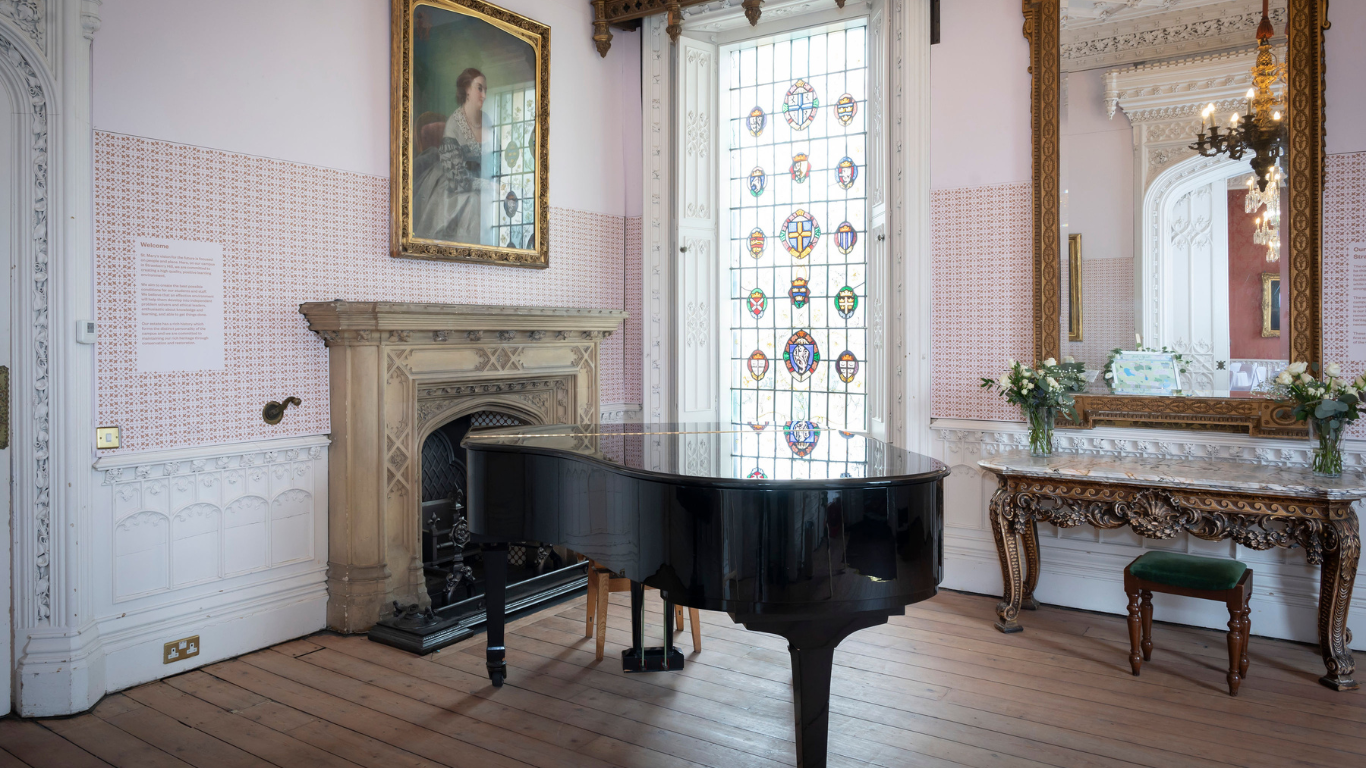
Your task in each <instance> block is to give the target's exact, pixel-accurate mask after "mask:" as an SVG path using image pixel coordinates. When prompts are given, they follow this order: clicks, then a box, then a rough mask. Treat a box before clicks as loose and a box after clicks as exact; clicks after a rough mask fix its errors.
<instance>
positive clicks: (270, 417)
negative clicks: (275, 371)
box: [261, 397, 304, 424]
mask: <svg viewBox="0 0 1366 768" xmlns="http://www.w3.org/2000/svg"><path fill="white" fill-rule="evenodd" d="M303 404H304V401H302V400H300V399H299V398H297V397H286V398H285V401H284V402H283V403H277V402H275V401H274V400H271V401H270V402H269V403H266V407H264V408H262V409H261V419H262V420H263V421H265V422H266V423H267V424H279V423H280V419H283V418H284V417H285V409H286V408H288V407H289V406H291V405H303Z"/></svg>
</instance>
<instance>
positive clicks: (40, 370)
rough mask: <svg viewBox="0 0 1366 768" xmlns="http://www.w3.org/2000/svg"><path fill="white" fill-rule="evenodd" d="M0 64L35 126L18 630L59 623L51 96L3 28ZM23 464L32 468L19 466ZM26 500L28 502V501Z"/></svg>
mask: <svg viewBox="0 0 1366 768" xmlns="http://www.w3.org/2000/svg"><path fill="white" fill-rule="evenodd" d="M0 8H3V6H0ZM17 8H18V6H16V5H14V4H11V5H10V7H9V10H10V11H11V12H15V11H16V9H17ZM0 60H3V61H4V62H5V64H4V66H6V67H8V68H9V69H10V70H11V71H12V72H13V73H14V75H15V76H16V78H17V79H18V80H19V81H20V82H22V83H23V84H24V86H25V87H26V89H27V91H28V93H27V96H28V99H27V101H28V107H29V110H30V114H29V121H30V122H31V132H30V133H28V135H27V136H26V137H25V138H26V139H27V141H28V145H29V146H28V149H27V151H26V152H25V156H27V157H30V158H31V166H30V167H29V168H28V169H27V175H28V177H29V179H30V182H29V187H30V190H31V192H30V194H31V199H30V202H31V208H30V210H29V211H28V212H27V213H25V214H24V215H23V218H22V219H21V221H23V222H24V223H25V227H26V229H25V230H24V231H26V232H27V233H28V235H29V237H30V238H31V240H30V241H29V242H28V243H27V244H25V245H26V247H24V248H23V249H22V250H16V258H19V257H20V255H27V256H28V259H26V261H28V263H27V264H23V263H22V262H21V263H20V264H16V266H18V267H20V269H22V270H23V274H25V275H26V278H27V279H26V281H25V283H24V284H25V285H26V286H27V288H26V289H25V290H27V291H28V293H29V296H28V298H29V303H28V307H29V314H28V322H27V325H28V328H29V338H28V339H26V340H25V341H24V342H23V343H21V344H19V345H18V350H23V354H24V355H25V359H23V360H16V365H15V376H16V377H15V380H14V388H15V393H16V394H15V398H14V400H15V403H16V405H19V404H27V406H28V409H27V411H28V412H27V414H24V416H20V415H19V414H18V413H16V421H18V419H20V418H25V417H26V418H27V419H28V421H29V425H30V426H29V428H28V429H27V430H26V432H27V434H30V435H32V442H31V444H30V445H24V446H19V445H16V446H15V448H16V452H15V453H16V455H15V460H16V467H15V472H16V473H21V472H22V473H26V474H27V475H28V477H29V481H28V482H27V483H23V482H16V483H15V488H16V498H15V504H14V509H15V510H16V515H20V514H23V515H26V516H29V519H27V520H22V519H19V518H18V517H16V519H15V521H14V523H13V525H14V528H15V531H16V532H17V534H18V535H21V536H23V537H24V538H25V539H26V541H23V542H21V543H20V544H18V545H17V546H16V549H15V559H16V562H17V563H18V565H17V567H16V568H18V567H24V566H25V565H26V566H27V567H28V568H31V569H32V571H31V573H29V574H27V575H26V576H27V577H25V576H19V575H16V578H15V585H14V586H15V590H16V597H15V617H14V620H15V623H16V625H17V626H30V627H31V626H43V625H46V624H48V623H49V622H50V621H51V619H52V578H51V577H52V574H51V565H52V487H51V483H52V481H51V477H52V467H51V466H50V457H51V453H52V452H51V434H52V418H51V411H52V401H51V387H50V386H49V366H48V357H49V356H48V342H47V338H48V325H49V309H50V304H51V296H50V288H51V285H50V280H49V278H50V276H51V275H50V271H49V264H48V218H47V211H48V197H47V191H48V189H49V184H48V94H47V90H46V89H45V88H44V86H43V80H42V78H41V77H40V76H39V74H38V72H37V70H35V69H34V66H33V64H32V63H31V62H30V61H29V60H28V59H27V58H26V57H25V56H24V54H23V51H22V50H21V47H20V46H18V45H16V44H15V43H14V42H13V41H11V40H10V39H9V37H8V33H7V32H6V31H5V30H4V29H3V28H0ZM16 351H17V350H16ZM20 376H22V377H23V378H22V379H21V378H19V377H20ZM20 407H22V406H20ZM16 410H17V409H16ZM16 433H17V430H16ZM20 461H23V462H25V464H24V465H20V464H18V462H20ZM25 486H27V488H25ZM24 494H27V495H28V496H29V498H21V496H22V495H24ZM30 552H31V554H28V555H27V556H25V554H27V553H30ZM24 585H32V586H33V592H32V594H31V595H27V596H24V597H20V596H19V595H18V594H17V591H18V590H19V589H20V588H21V587H22V586H24Z"/></svg>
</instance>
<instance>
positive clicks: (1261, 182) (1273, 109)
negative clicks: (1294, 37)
mask: <svg viewBox="0 0 1366 768" xmlns="http://www.w3.org/2000/svg"><path fill="white" fill-rule="evenodd" d="M1269 5H1270V3H1269V0H1262V21H1261V23H1260V24H1258V25H1257V63H1256V64H1255V65H1253V67H1252V88H1250V89H1248V92H1247V102H1248V113H1247V114H1246V115H1242V116H1240V115H1238V113H1236V112H1235V113H1233V114H1232V115H1231V116H1230V117H1229V121H1228V127H1227V128H1224V129H1223V130H1220V128H1219V125H1218V124H1217V122H1216V121H1215V118H1214V110H1215V107H1214V104H1210V105H1209V106H1207V107H1205V109H1204V111H1203V112H1201V113H1200V133H1199V134H1197V135H1196V140H1195V143H1194V144H1192V145H1190V148H1191V149H1194V150H1196V151H1197V152H1199V153H1200V154H1201V155H1202V156H1204V157H1217V156H1218V155H1228V157H1229V159H1231V160H1241V159H1242V157H1243V155H1245V154H1247V153H1249V152H1251V153H1252V155H1253V157H1252V159H1251V160H1250V161H1249V163H1250V164H1251V165H1252V172H1253V175H1254V179H1255V181H1256V185H1257V188H1258V190H1259V191H1260V192H1262V193H1266V192H1267V187H1268V186H1269V185H1270V183H1271V179H1272V177H1273V174H1272V169H1273V168H1275V169H1276V174H1279V173H1280V171H1279V168H1278V166H1279V163H1280V159H1281V155H1282V154H1283V153H1284V152H1285V138H1286V129H1285V122H1286V121H1285V120H1283V119H1282V117H1283V116H1284V114H1285V102H1284V101H1283V100H1282V98H1281V97H1280V96H1278V95H1277V94H1276V93H1275V92H1274V91H1273V86H1274V85H1275V84H1276V83H1277V82H1280V83H1282V84H1284V83H1285V65H1284V64H1278V63H1277V62H1276V55H1275V54H1274V53H1272V51H1271V38H1272V37H1273V36H1274V35H1275V34H1276V32H1275V29H1274V28H1273V27H1272V26H1271V19H1270V18H1268V16H1267V11H1268V7H1269ZM1273 189H1274V187H1273ZM1276 217H1277V218H1279V214H1276Z"/></svg>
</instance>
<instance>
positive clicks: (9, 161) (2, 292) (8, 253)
mask: <svg viewBox="0 0 1366 768" xmlns="http://www.w3.org/2000/svg"><path fill="white" fill-rule="evenodd" d="M0 92H3V93H4V95H5V96H6V97H8V98H7V99H6V101H7V103H6V104H5V106H6V107H8V109H6V111H5V119H4V125H3V126H0V234H3V237H4V242H3V243H0V250H3V253H0V270H3V274H0V296H4V297H5V299H6V303H5V306H4V308H3V309H0V369H3V370H0V376H3V381H0V389H2V390H3V391H0V398H3V400H0V409H3V411H4V414H5V417H4V422H5V423H4V424H3V425H0V533H3V535H4V540H3V541H0V659H4V664H5V674H4V675H3V676H0V715H5V714H7V713H8V712H9V711H10V704H11V696H12V683H13V674H14V627H13V623H12V619H11V614H12V613H13V611H14V596H13V594H12V592H11V590H10V562H11V559H10V547H11V543H10V542H11V539H10V518H11V516H12V514H13V513H12V511H11V495H12V492H11V485H10V478H11V472H12V467H11V464H10V461H11V456H12V455H13V453H14V452H13V451H11V450H10V449H9V441H10V436H11V433H12V432H13V430H12V429H10V427H9V420H10V414H12V413H14V412H15V410H16V409H15V408H14V396H13V395H12V394H11V393H10V387H9V386H8V382H9V374H10V371H11V369H12V368H13V360H12V359H11V358H12V357H13V355H12V354H11V352H10V350H11V348H12V347H13V333H12V332H11V329H12V328H13V326H14V310H15V307H16V306H17V305H18V301H17V299H18V296H16V295H15V292H14V291H15V283H16V281H15V279H14V269H15V265H14V259H13V254H14V253H16V252H17V251H18V250H19V249H18V248H17V247H16V244H17V242H16V241H17V240H18V238H19V232H18V229H19V228H18V227H17V226H15V225H16V222H15V220H14V218H15V217H14V188H15V186H16V185H17V184H18V179H17V178H16V177H17V175H18V174H17V173H16V171H15V167H14V142H15V137H16V136H17V135H18V129H19V127H20V121H19V120H18V119H16V117H15V115H16V113H17V112H18V105H17V104H15V103H14V96H15V95H16V94H14V93H12V92H10V90H9V89H8V88H6V89H0Z"/></svg>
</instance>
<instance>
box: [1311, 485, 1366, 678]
mask: <svg viewBox="0 0 1366 768" xmlns="http://www.w3.org/2000/svg"><path fill="white" fill-rule="evenodd" d="M1331 517H1333V518H1334V519H1333V520H1330V521H1329V522H1328V523H1327V528H1328V533H1329V535H1330V536H1331V537H1332V541H1330V542H1329V546H1328V547H1327V548H1326V549H1327V551H1325V552H1324V553H1323V571H1322V575H1321V576H1320V577H1319V648H1320V650H1322V651H1323V663H1324V666H1326V667H1327V668H1328V674H1326V675H1324V676H1323V677H1320V678H1319V682H1320V683H1323V684H1324V685H1326V686H1328V687H1329V688H1332V689H1333V690H1335V691H1349V690H1354V689H1356V688H1358V687H1360V684H1359V683H1357V681H1356V680H1354V679H1352V674H1353V673H1354V672H1355V671H1356V662H1355V661H1354V660H1353V659H1352V649H1351V647H1350V646H1349V645H1348V643H1350V642H1351V641H1350V640H1349V639H1348V638H1350V636H1351V633H1350V632H1349V631H1348V630H1347V609H1348V608H1349V607H1350V605H1351V601H1352V583H1353V581H1355V580H1356V573H1357V559H1358V557H1359V556H1360V554H1361V532H1360V530H1359V529H1358V527H1357V516H1356V513H1355V512H1353V511H1352V508H1351V506H1350V505H1348V504H1341V503H1335V504H1334V505H1333V509H1332V513H1331Z"/></svg>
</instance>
